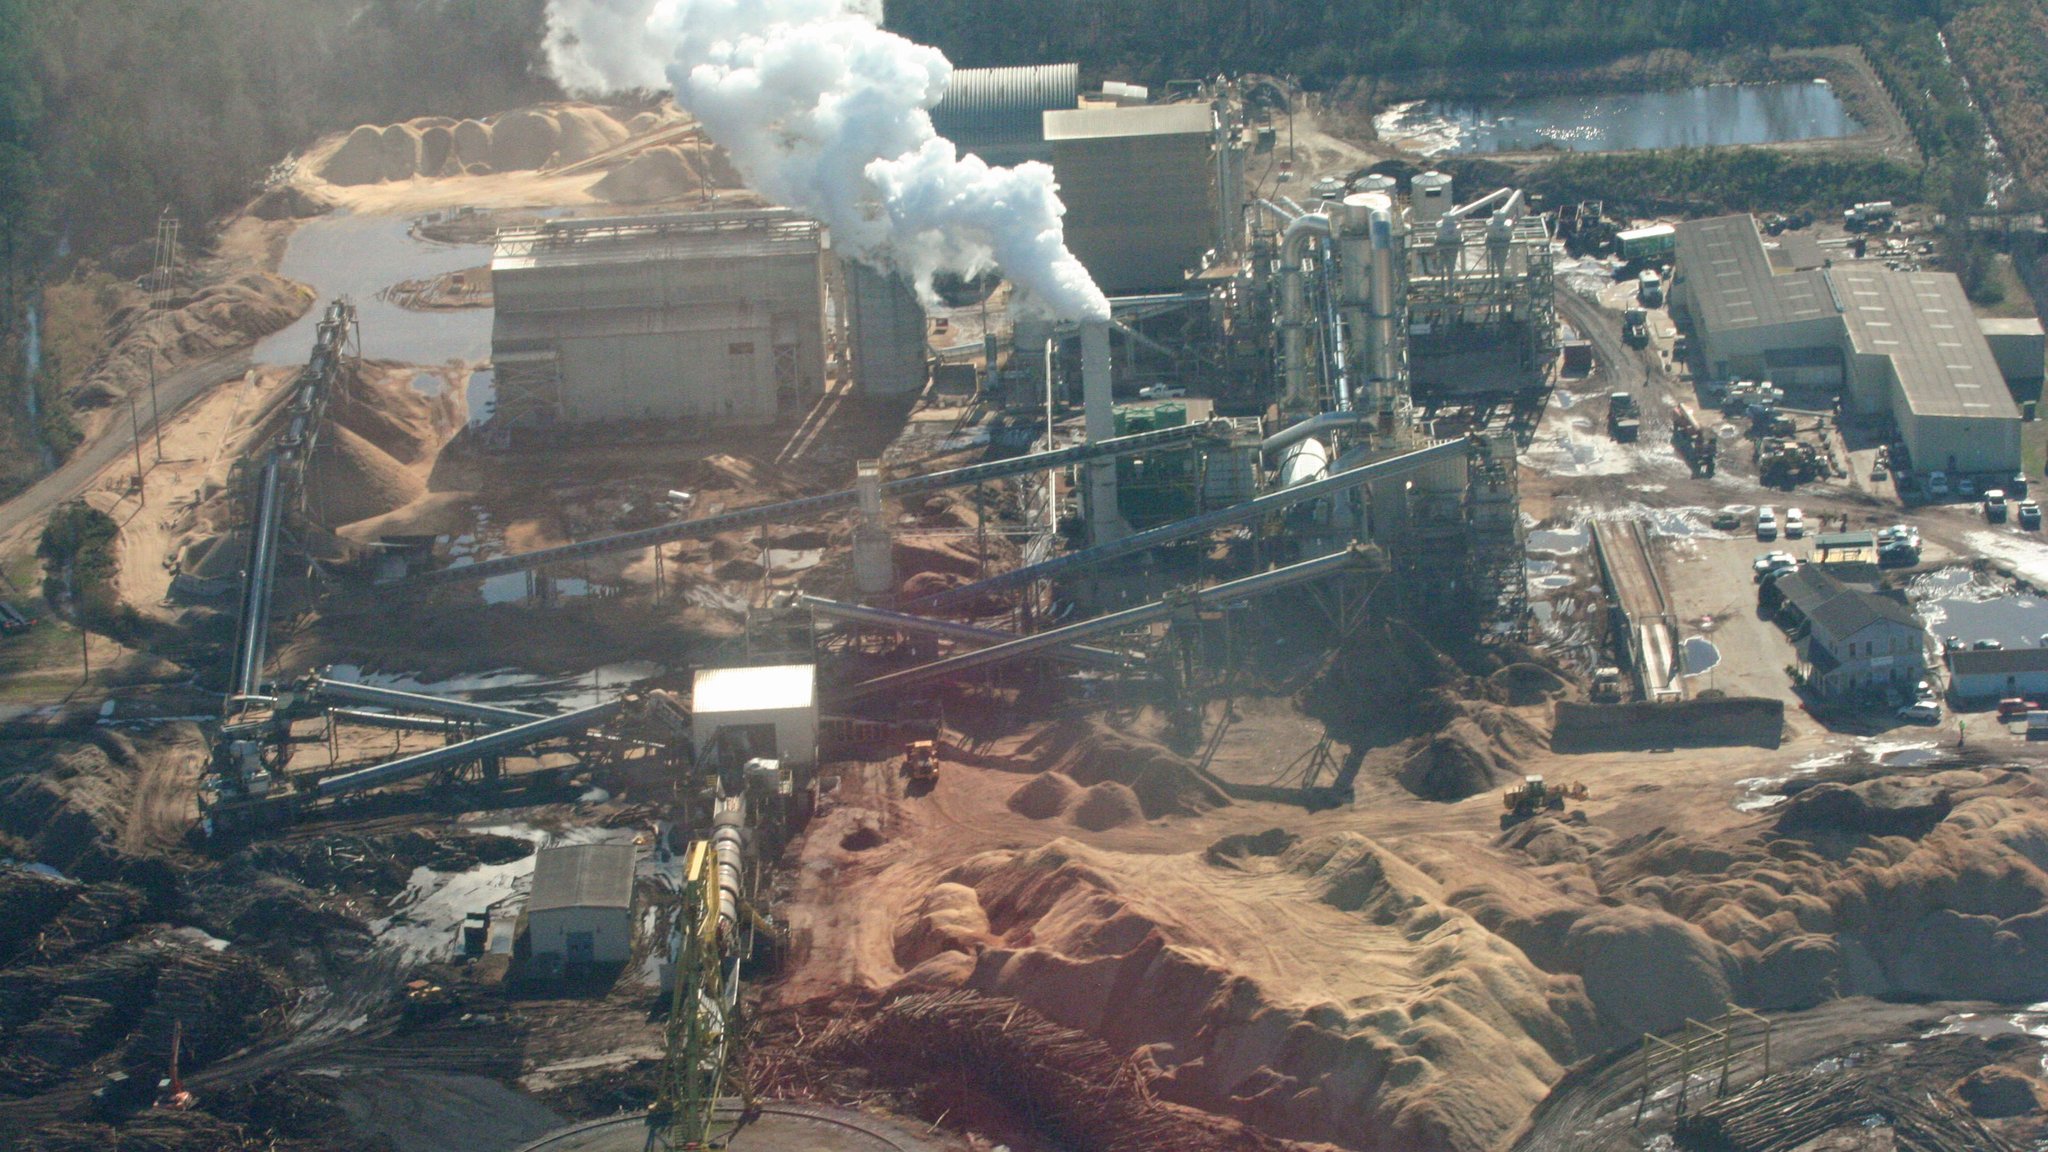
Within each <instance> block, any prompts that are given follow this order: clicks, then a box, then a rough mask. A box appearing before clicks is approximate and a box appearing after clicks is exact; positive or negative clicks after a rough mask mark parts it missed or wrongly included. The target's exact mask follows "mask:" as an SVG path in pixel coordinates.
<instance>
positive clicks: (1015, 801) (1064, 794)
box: [1006, 772, 1081, 820]
mask: <svg viewBox="0 0 2048 1152" xmlns="http://www.w3.org/2000/svg"><path fill="white" fill-rule="evenodd" d="M1080 791H1081V789H1080V787H1079V786H1078V785H1076V784H1075V783H1074V781H1073V779H1072V778H1071V777H1069V776H1067V775H1066V774H1064V773H1060V772H1042V773H1040V774H1038V775H1036V776H1033V777H1032V778H1031V780H1030V782H1029V783H1027V784H1025V785H1024V786H1023V787H1022V788H1019V789H1017V790H1016V791H1015V792H1012V793H1010V798H1009V800H1008V801H1006V803H1007V804H1008V805H1009V808H1010V811H1012V812H1015V813H1017V814H1018V815H1020V816H1027V817H1029V818H1031V819H1033V820H1050V819H1052V818H1053V817H1055V816H1057V815H1059V814H1060V813H1062V812H1065V811H1066V810H1067V806H1068V805H1070V804H1072V803H1073V802H1074V797H1075V796H1076V795H1078V794H1079V793H1080Z"/></svg>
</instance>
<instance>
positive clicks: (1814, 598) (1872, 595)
mask: <svg viewBox="0 0 2048 1152" xmlns="http://www.w3.org/2000/svg"><path fill="white" fill-rule="evenodd" d="M1777 590H1778V592H1779V593H1780V594H1781V595H1782V596H1783V598H1784V607H1783V608H1782V609H1781V611H1780V616H1781V618H1782V619H1783V620H1784V621H1785V622H1786V623H1787V624H1788V626H1790V627H1791V628H1792V629H1793V633H1794V635H1795V637H1797V639H1798V646H1799V662H1800V671H1801V674H1802V676H1803V678H1804V679H1805V681H1806V684H1807V686H1808V687H1809V688H1811V689H1812V690H1813V691H1814V693H1815V694H1816V695H1818V696H1820V697H1821V698H1822V699H1825V700H1841V699H1847V698H1850V697H1854V696H1860V695H1868V694H1877V693H1886V692H1889V691H1891V690H1894V689H1896V690H1900V691H1905V692H1910V691H1911V690H1912V689H1913V686H1914V685H1916V684H1918V683H1919V682H1920V680H1921V679H1922V678H1923V677H1924V676H1925V675H1926V673H1927V629H1926V627H1925V626H1924V625H1923V624H1922V623H1921V622H1920V617H1918V616H1917V615H1915V614H1914V613H1913V610H1912V609H1911V608H1909V607H1907V605H1906V603H1905V601H1904V600H1902V599H1900V598H1899V597H1897V596H1893V595H1889V594H1886V593H1883V592H1869V591H1864V590H1863V589H1860V588H1854V587H1851V586H1849V585H1847V584H1844V583H1843V582H1842V581H1840V580H1837V579H1836V578H1834V577H1833V576H1830V575H1828V574H1827V573H1826V572H1823V571H1821V570H1820V569H1818V568H1816V567H1813V566H1811V565H1808V566H1806V567H1803V568H1801V569H1799V570H1798V571H1796V572H1788V573H1786V574H1785V575H1783V576H1781V577H1779V578H1778V582H1777ZM1802 631H1803V633H1804V635H1800V633H1801V632H1802Z"/></svg>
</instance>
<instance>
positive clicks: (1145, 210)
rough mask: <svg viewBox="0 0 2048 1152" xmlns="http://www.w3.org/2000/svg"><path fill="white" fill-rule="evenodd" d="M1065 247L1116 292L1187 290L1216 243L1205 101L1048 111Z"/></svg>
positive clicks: (1212, 130) (1211, 118) (1212, 134)
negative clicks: (1063, 206)
mask: <svg viewBox="0 0 2048 1152" xmlns="http://www.w3.org/2000/svg"><path fill="white" fill-rule="evenodd" d="M1045 138H1046V140H1048V141H1050V142H1051V144H1052V150H1053V153H1052V157H1053V159H1052V162H1053V170H1054V171H1055V172H1056V173H1057V174H1058V175H1059V182H1060V198H1061V199H1062V200H1063V201H1065V202H1066V206H1067V219H1066V225H1067V247H1068V248H1070V249H1072V250H1073V253H1074V255H1075V256H1077V257H1079V258H1080V260H1081V263H1082V264H1084V265H1086V266H1087V268H1088V271H1089V272H1090V273H1092V274H1093V275H1094V276H1095V282H1096V283H1097V284H1099V285H1101V286H1102V290H1103V291H1104V292H1107V293H1109V294H1110V295H1112V296H1115V295H1125V294H1131V293H1138V292H1150V291H1158V290H1168V291H1175V290H1180V289H1182V288H1184V287H1185V286H1186V285H1185V275H1184V274H1185V273H1186V272H1187V271H1189V270H1190V269H1194V268H1196V267H1198V266H1199V265H1200V263H1201V259H1202V254H1203V253H1204V252H1206V251H1208V250H1209V249H1211V248H1213V247H1216V243H1217V239H1218V237H1217V210H1216V204H1217V196H1218V192H1217V187H1216V176H1217V173H1216V160H1215V144H1216V113H1215V112H1214V110H1212V109H1211V108H1210V107H1209V106H1208V105H1207V104H1152V105H1141V106H1138V107H1131V108H1082V109H1076V110H1074V111H1071V112H1047V113H1046V114H1045Z"/></svg>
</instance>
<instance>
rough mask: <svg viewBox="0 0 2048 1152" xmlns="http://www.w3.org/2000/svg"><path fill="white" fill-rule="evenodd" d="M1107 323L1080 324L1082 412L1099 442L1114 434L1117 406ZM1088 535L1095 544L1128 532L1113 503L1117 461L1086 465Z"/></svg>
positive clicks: (1092, 440)
mask: <svg viewBox="0 0 2048 1152" xmlns="http://www.w3.org/2000/svg"><path fill="white" fill-rule="evenodd" d="M1111 384H1112V377H1111V370H1110V358H1109V322H1108V321H1107V320H1091V321H1089V322H1088V323H1086V324H1083V325H1082V326H1081V412H1082V415H1083V417H1084V423H1085V425H1086V428H1087V432H1088V442H1089V443H1090V444H1099V443H1101V442H1102V441H1104V440H1108V439H1111V438H1113V437H1114V436H1115V435H1116V406H1115V399H1114V397H1113V396H1112V394H1111V391H1110V389H1111ZM1088 528H1089V533H1090V536H1089V538H1090V539H1091V540H1093V541H1094V542H1095V543H1097V544H1108V543H1110V542H1112V541H1116V540H1121V539H1123V538H1124V537H1125V536H1126V535H1128V534H1129V530H1128V529H1127V528H1126V527H1125V526H1124V520H1123V515H1122V513H1120V512H1119V511H1118V510H1117V504H1116V461H1114V460H1098V461H1095V462H1092V463H1090V464H1089V465H1088Z"/></svg>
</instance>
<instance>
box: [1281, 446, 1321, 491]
mask: <svg viewBox="0 0 2048 1152" xmlns="http://www.w3.org/2000/svg"><path fill="white" fill-rule="evenodd" d="M1329 471H1330V450H1329V449H1328V448H1326V447H1324V446H1323V442H1322V441H1321V440H1318V439H1316V438H1315V437H1313V436H1310V437H1308V438H1307V439H1305V440H1300V441H1297V442H1296V443H1293V444H1290V445H1288V447H1287V451H1286V452H1285V453H1283V454H1282V455H1281V457H1280V486H1281V487H1282V488H1292V487H1294V486H1295V485H1296V484H1306V483H1308V482H1309V481H1310V480H1320V479H1322V478H1323V476H1324V475H1326V474H1327V473H1328V472H1329Z"/></svg>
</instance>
